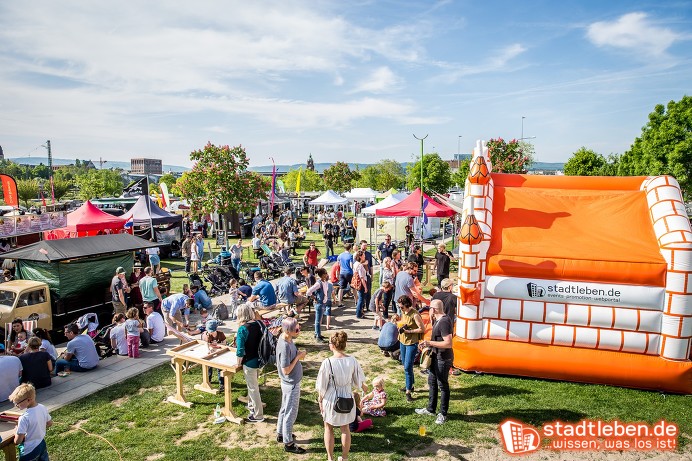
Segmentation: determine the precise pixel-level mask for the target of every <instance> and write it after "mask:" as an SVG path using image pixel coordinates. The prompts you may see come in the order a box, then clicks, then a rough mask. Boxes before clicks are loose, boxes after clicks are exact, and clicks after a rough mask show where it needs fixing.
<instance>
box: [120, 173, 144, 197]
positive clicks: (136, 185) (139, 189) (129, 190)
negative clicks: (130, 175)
mask: <svg viewBox="0 0 692 461" xmlns="http://www.w3.org/2000/svg"><path fill="white" fill-rule="evenodd" d="M148 192H149V181H148V180H147V178H146V176H145V177H144V178H142V179H139V180H138V181H136V182H133V183H132V184H130V185H129V186H127V187H126V188H124V189H123V197H139V196H140V195H147V193H148Z"/></svg>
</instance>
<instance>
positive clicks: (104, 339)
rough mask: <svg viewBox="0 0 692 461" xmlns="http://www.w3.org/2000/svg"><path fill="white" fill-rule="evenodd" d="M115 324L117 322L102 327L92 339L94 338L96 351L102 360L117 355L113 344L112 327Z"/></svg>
mask: <svg viewBox="0 0 692 461" xmlns="http://www.w3.org/2000/svg"><path fill="white" fill-rule="evenodd" d="M114 326H115V323H111V324H110V325H106V326H105V327H103V328H101V329H100V330H99V331H98V332H97V333H96V336H94V337H93V338H92V339H93V340H94V345H95V346H96V351H97V352H98V354H99V358H100V359H101V360H103V359H105V358H107V357H110V356H111V355H115V349H113V346H111V329H112V328H113V327H114Z"/></svg>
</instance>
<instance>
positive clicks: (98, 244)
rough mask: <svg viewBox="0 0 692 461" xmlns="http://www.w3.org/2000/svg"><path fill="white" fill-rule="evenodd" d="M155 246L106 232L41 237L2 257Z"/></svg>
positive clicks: (46, 258) (54, 256) (41, 257)
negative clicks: (49, 238)
mask: <svg viewBox="0 0 692 461" xmlns="http://www.w3.org/2000/svg"><path fill="white" fill-rule="evenodd" d="M155 246H158V244H156V243H153V242H149V241H148V240H144V239H142V238H139V237H135V236H134V235H130V234H109V235H97V236H94V237H83V238H79V239H58V240H43V241H40V242H36V243H33V244H31V245H27V246H25V247H22V248H19V249H17V250H14V251H9V252H7V253H4V254H3V255H2V257H3V258H9V259H17V260H24V261H38V262H54V261H63V260H66V259H78V258H86V257H89V256H96V255H99V256H101V255H107V254H113V253H123V252H128V251H135V250H139V249H141V248H149V247H155Z"/></svg>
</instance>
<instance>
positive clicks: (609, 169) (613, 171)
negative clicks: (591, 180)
mask: <svg viewBox="0 0 692 461" xmlns="http://www.w3.org/2000/svg"><path fill="white" fill-rule="evenodd" d="M619 168H620V156H619V155H618V154H610V155H608V157H607V158H606V159H605V165H603V168H601V176H618V170H619Z"/></svg>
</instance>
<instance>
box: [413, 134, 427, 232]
mask: <svg viewBox="0 0 692 461" xmlns="http://www.w3.org/2000/svg"><path fill="white" fill-rule="evenodd" d="M413 137H414V138H416V139H417V140H419V141H420V214H421V216H420V240H421V243H422V242H423V141H424V140H425V138H427V137H428V135H427V134H426V135H425V136H423V137H422V138H419V137H418V136H416V135H415V134H414V135H413Z"/></svg>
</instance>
